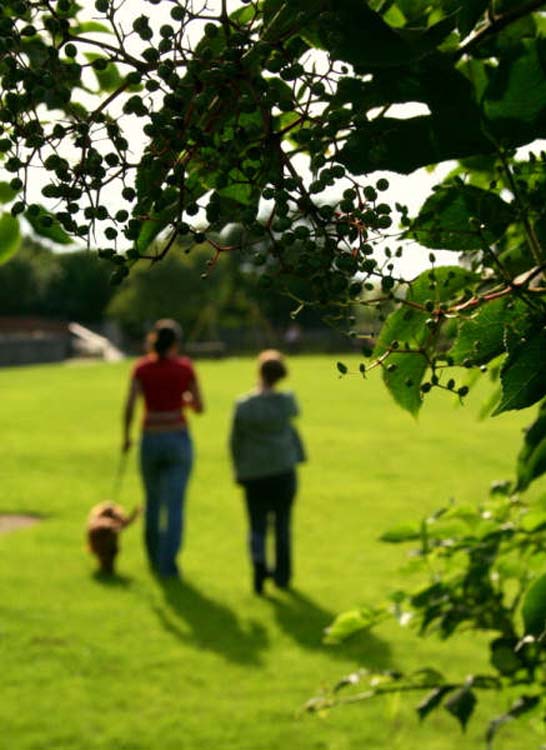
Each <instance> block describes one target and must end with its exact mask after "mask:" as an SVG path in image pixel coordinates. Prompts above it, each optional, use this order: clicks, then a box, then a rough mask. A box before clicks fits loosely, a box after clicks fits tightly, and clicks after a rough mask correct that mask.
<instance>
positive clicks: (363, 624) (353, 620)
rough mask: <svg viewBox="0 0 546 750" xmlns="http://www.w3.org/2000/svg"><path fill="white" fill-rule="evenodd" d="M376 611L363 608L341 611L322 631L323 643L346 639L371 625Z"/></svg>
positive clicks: (333, 642) (374, 620)
mask: <svg viewBox="0 0 546 750" xmlns="http://www.w3.org/2000/svg"><path fill="white" fill-rule="evenodd" d="M377 614H378V613H377V612H375V611H372V610H365V609H352V610H350V611H349V612H342V613H341V614H340V615H338V616H337V617H336V619H335V620H334V621H333V623H332V624H331V625H329V626H328V627H327V628H326V629H325V631H324V639H323V640H324V643H327V644H331V645H333V644H336V643H341V641H345V640H347V638H349V637H350V636H352V635H354V634H355V633H358V632H359V631H361V630H364V629H366V628H369V627H371V626H372V625H373V624H374V623H375V622H376V619H377Z"/></svg>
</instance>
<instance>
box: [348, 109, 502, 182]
mask: <svg viewBox="0 0 546 750" xmlns="http://www.w3.org/2000/svg"><path fill="white" fill-rule="evenodd" d="M452 135H453V133H451V132H447V133H445V134H444V133H442V131H440V130H439V129H438V128H437V127H436V123H435V121H434V119H433V118H432V117H431V116H428V115H422V116H419V117H410V118H408V119H405V120H401V119H395V118H392V117H379V118H377V119H375V120H372V121H371V122H367V123H365V124H364V125H361V126H359V127H356V128H354V129H353V131H352V132H351V134H350V135H349V137H348V138H347V142H346V144H345V145H344V146H343V147H342V148H341V149H340V151H339V154H338V158H339V161H340V162H341V163H342V164H344V165H345V166H346V167H347V169H349V170H350V171H351V172H352V173H353V174H355V175H359V174H366V173H368V172H374V171H377V170H383V169H390V170H392V171H393V172H398V173H401V174H410V173H411V172H413V171H415V170H416V169H419V167H424V166H427V165H429V164H438V163H439V162H442V161H445V160H446V159H459V158H461V157H464V156H468V155H469V154H474V153H489V152H491V151H493V146H492V145H491V143H489V142H488V141H487V140H486V139H485V138H484V137H483V136H480V137H479V138H477V137H476V136H475V134H474V133H471V134H470V137H469V138H468V139H466V138H465V135H466V131H465V129H464V127H461V129H460V130H459V133H458V134H457V138H453V137H452ZM408 143H411V148H408Z"/></svg>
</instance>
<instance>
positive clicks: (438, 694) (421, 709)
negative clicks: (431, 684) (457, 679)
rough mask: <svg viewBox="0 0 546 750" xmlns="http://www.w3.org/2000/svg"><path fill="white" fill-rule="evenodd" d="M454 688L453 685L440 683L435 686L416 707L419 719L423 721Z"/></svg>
mask: <svg viewBox="0 0 546 750" xmlns="http://www.w3.org/2000/svg"><path fill="white" fill-rule="evenodd" d="M453 690H454V688H453V686H452V685H440V687H437V688H434V690H432V691H431V692H430V693H428V695H426V696H425V697H424V698H423V700H422V701H421V703H419V705H418V706H417V708H416V709H415V710H416V711H417V714H418V716H419V719H420V720H421V721H423V719H425V718H426V717H427V716H428V715H429V713H431V711H434V709H435V708H438V706H439V705H440V704H441V703H442V701H443V699H444V698H445V696H446V695H448V694H449V693H451V692H453Z"/></svg>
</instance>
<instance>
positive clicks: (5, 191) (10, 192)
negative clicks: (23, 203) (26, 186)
mask: <svg viewBox="0 0 546 750" xmlns="http://www.w3.org/2000/svg"><path fill="white" fill-rule="evenodd" d="M18 192H19V191H18V190H14V189H13V188H12V187H11V186H10V184H9V182H0V203H11V201H12V200H13V199H14V198H15V196H16V195H17V193H18Z"/></svg>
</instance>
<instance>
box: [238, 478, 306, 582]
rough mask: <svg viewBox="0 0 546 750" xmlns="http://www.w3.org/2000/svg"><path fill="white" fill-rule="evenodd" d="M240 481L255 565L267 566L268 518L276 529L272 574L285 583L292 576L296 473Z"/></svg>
mask: <svg viewBox="0 0 546 750" xmlns="http://www.w3.org/2000/svg"><path fill="white" fill-rule="evenodd" d="M241 484H242V485H243V487H244V490H245V500H246V507H247V513H248V521H249V525H250V535H249V547H250V556H251V559H252V562H253V564H254V566H255V567H256V566H259V567H261V568H263V569H266V568H267V559H266V538H267V529H268V524H269V522H270V521H271V522H272V524H273V528H274V532H275V568H274V571H273V577H274V579H275V582H276V583H277V584H278V585H279V586H287V585H288V583H289V581H290V577H291V575H292V554H291V514H292V505H293V502H294V497H295V495H296V473H295V471H289V472H286V473H284V474H278V475H276V476H273V477H263V478H261V479H246V480H244V481H243V482H241Z"/></svg>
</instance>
